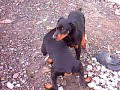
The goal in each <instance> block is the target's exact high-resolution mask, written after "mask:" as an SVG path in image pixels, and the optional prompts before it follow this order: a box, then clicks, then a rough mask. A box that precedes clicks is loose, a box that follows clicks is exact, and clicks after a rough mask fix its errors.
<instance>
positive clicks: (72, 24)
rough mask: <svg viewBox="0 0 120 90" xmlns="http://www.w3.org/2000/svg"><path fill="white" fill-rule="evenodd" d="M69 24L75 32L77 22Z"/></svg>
mask: <svg viewBox="0 0 120 90" xmlns="http://www.w3.org/2000/svg"><path fill="white" fill-rule="evenodd" d="M69 24H70V26H71V28H72V29H74V30H75V29H77V25H76V23H75V22H70V23H69Z"/></svg>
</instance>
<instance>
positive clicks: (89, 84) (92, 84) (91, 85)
mask: <svg viewBox="0 0 120 90" xmlns="http://www.w3.org/2000/svg"><path fill="white" fill-rule="evenodd" d="M88 86H89V87H90V88H94V87H96V83H95V82H91V83H88Z"/></svg>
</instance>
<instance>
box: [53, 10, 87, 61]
mask: <svg viewBox="0 0 120 90" xmlns="http://www.w3.org/2000/svg"><path fill="white" fill-rule="evenodd" d="M53 38H54V39H56V40H57V41H59V40H62V39H63V40H64V41H65V42H66V43H67V44H68V45H69V46H70V47H74V48H75V51H76V59H77V60H79V59H80V53H81V47H82V48H83V49H86V40H85V17H84V15H83V13H82V12H81V9H79V10H77V11H72V12H70V14H69V16H68V18H67V19H65V18H63V17H61V18H60V19H59V20H58V23H57V26H56V32H55V33H54V34H53Z"/></svg>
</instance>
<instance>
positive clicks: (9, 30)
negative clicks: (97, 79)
mask: <svg viewBox="0 0 120 90" xmlns="http://www.w3.org/2000/svg"><path fill="white" fill-rule="evenodd" d="M79 7H82V8H83V13H84V14H85V18H86V35H87V39H88V48H89V53H90V57H88V58H87V57H86V55H85V53H84V52H83V53H82V56H81V59H82V61H83V64H85V71H86V72H87V66H88V64H89V65H91V63H93V62H92V59H94V57H95V55H96V54H97V52H98V51H100V50H106V51H110V53H111V54H115V55H118V56H120V52H119V51H120V6H119V5H118V4H115V3H111V2H104V0H0V89H1V90H10V89H13V90H44V88H43V84H44V83H45V82H50V81H51V79H50V72H49V73H43V72H42V69H43V67H44V66H48V65H46V64H45V60H44V59H45V57H43V56H42V53H41V50H40V49H41V44H42V39H43V37H44V35H45V34H46V33H47V32H48V31H49V30H50V29H52V28H54V27H55V25H56V23H57V20H58V19H59V17H60V16H64V17H67V15H68V14H69V12H70V11H71V10H76V9H78V8H79ZM73 52H74V51H73ZM97 65H98V64H95V65H94V66H96V67H97ZM100 68H101V67H100ZM92 71H93V72H94V74H95V75H96V76H97V75H98V76H99V74H96V73H98V72H95V69H94V70H92ZM110 72H112V71H110ZM110 72H108V73H110ZM115 73H116V72H115ZM117 74H118V77H117V78H116V79H118V78H120V72H117ZM92 76H94V75H93V74H92ZM77 80H78V79H77V77H72V78H70V79H69V78H68V77H67V78H65V79H60V80H59V82H60V83H61V84H62V85H63V87H64V88H65V90H80V88H79V86H78V81H77ZM106 86H107V85H106ZM104 87H105V86H104ZM105 88H107V87H105ZM115 88H116V89H115V90H120V80H118V82H117V85H116V86H115ZM96 90H99V89H96ZM106 90H113V89H106Z"/></svg>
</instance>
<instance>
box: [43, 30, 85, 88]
mask: <svg viewBox="0 0 120 90" xmlns="http://www.w3.org/2000/svg"><path fill="white" fill-rule="evenodd" d="M54 33H55V29H53V30H51V31H50V32H49V33H47V34H46V35H45V37H44V39H43V44H42V49H41V50H42V53H43V55H47V54H48V55H49V56H50V58H51V59H52V60H53V64H52V70H51V79H52V83H53V90H58V87H57V77H58V76H60V75H62V76H63V75H64V73H79V75H80V85H81V86H82V87H84V86H85V82H84V69H83V66H82V63H81V62H80V61H77V60H76V59H75V57H74V56H73V55H72V53H71V52H70V50H69V47H68V46H67V44H66V43H65V42H64V41H63V40H60V41H56V40H55V39H53V38H52V36H53V34H54Z"/></svg>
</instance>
